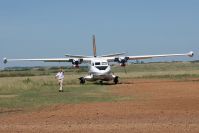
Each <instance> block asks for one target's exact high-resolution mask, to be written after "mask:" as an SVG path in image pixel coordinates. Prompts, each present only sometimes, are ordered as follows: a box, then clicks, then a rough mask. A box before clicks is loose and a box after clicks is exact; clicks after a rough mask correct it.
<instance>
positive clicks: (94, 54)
mask: <svg viewBox="0 0 199 133" xmlns="http://www.w3.org/2000/svg"><path fill="white" fill-rule="evenodd" d="M93 56H94V57H97V53H96V43H95V35H93Z"/></svg>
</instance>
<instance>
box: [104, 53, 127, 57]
mask: <svg viewBox="0 0 199 133" xmlns="http://www.w3.org/2000/svg"><path fill="white" fill-rule="evenodd" d="M124 54H126V52H123V53H115V54H108V55H102V56H101V57H114V56H120V55H124Z"/></svg>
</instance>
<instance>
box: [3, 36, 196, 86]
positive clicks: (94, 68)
mask: <svg viewBox="0 0 199 133" xmlns="http://www.w3.org/2000/svg"><path fill="white" fill-rule="evenodd" d="M124 54H126V53H125V52H123V53H115V54H108V55H102V56H97V53H96V42H95V35H93V56H84V55H70V54H66V55H65V56H66V57H65V58H39V59H7V58H4V59H3V63H4V64H6V63H7V62H10V61H44V62H71V63H72V65H73V66H74V67H75V68H79V65H80V64H82V63H87V64H89V71H88V75H86V76H83V77H80V78H79V80H80V84H85V82H86V81H94V82H96V81H100V83H102V82H103V81H113V82H114V83H115V84H117V83H118V82H119V79H118V78H119V76H117V75H115V74H113V73H112V71H111V66H110V64H109V63H110V62H117V63H119V64H120V66H122V67H125V66H126V63H127V62H128V61H129V60H140V59H149V58H157V57H171V56H189V57H193V56H194V53H193V51H190V52H188V53H184V54H161V55H142V56H124Z"/></svg>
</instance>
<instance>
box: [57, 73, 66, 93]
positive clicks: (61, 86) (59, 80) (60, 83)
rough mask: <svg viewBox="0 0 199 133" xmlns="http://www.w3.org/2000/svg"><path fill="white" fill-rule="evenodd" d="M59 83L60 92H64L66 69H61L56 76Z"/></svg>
mask: <svg viewBox="0 0 199 133" xmlns="http://www.w3.org/2000/svg"><path fill="white" fill-rule="evenodd" d="M55 77H56V78H57V80H58V83H59V86H60V87H59V92H63V81H64V71H63V69H60V71H59V72H58V73H57V74H56V76H55Z"/></svg>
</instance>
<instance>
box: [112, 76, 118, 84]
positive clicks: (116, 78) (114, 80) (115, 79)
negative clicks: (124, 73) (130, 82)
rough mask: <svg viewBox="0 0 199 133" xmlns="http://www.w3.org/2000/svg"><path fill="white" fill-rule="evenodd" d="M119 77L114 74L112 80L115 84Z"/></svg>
mask: <svg viewBox="0 0 199 133" xmlns="http://www.w3.org/2000/svg"><path fill="white" fill-rule="evenodd" d="M118 78H119V77H118V76H116V77H115V78H114V79H113V82H114V83H115V84H118V82H119V79H118Z"/></svg>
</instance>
